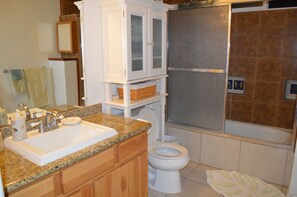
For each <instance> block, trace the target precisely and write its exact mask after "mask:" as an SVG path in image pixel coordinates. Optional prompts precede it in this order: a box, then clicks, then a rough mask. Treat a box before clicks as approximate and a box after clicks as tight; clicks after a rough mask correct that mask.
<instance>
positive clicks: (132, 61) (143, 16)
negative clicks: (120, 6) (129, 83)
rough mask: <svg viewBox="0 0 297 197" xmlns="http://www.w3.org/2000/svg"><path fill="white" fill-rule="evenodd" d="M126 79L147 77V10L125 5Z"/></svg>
mask: <svg viewBox="0 0 297 197" xmlns="http://www.w3.org/2000/svg"><path fill="white" fill-rule="evenodd" d="M126 13H127V16H126V20H127V48H128V49H127V64H128V65H127V72H126V73H127V79H128V80H134V79H140V78H143V77H147V76H148V72H149V71H148V45H149V43H148V22H147V21H148V9H146V8H142V7H138V6H134V5H127V10H126Z"/></svg>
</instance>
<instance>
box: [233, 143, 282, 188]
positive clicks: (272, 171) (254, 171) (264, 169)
mask: <svg viewBox="0 0 297 197" xmlns="http://www.w3.org/2000/svg"><path fill="white" fill-rule="evenodd" d="M286 160H287V150H283V149H278V148H273V147H269V146H264V145H258V144H252V143H248V142H242V144H241V154H240V161H239V172H240V173H246V174H248V175H250V176H256V177H259V178H261V179H263V180H265V181H268V182H271V183H276V184H279V185H282V184H283V181H284V174H285V168H286Z"/></svg>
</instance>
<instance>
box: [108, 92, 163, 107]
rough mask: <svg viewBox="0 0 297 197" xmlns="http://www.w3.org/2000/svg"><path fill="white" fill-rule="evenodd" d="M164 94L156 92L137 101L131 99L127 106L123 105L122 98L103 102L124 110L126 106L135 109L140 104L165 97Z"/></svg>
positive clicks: (143, 104) (146, 103)
mask: <svg viewBox="0 0 297 197" xmlns="http://www.w3.org/2000/svg"><path fill="white" fill-rule="evenodd" d="M166 96H167V94H160V93H157V94H156V95H155V96H151V97H147V98H144V99H140V100H137V101H133V100H131V103H130V105H128V106H125V104H124V99H116V100H112V101H107V102H105V104H107V105H110V106H112V107H114V108H117V109H122V110H124V109H126V108H129V109H130V110H132V109H135V108H138V107H141V106H145V105H148V104H151V103H154V102H157V101H160V100H161V99H162V98H165V97H166Z"/></svg>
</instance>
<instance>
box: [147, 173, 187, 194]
mask: <svg viewBox="0 0 297 197" xmlns="http://www.w3.org/2000/svg"><path fill="white" fill-rule="evenodd" d="M155 170H156V174H155V184H152V183H150V181H149V188H151V189H153V190H157V191H159V192H164V193H178V192H180V191H181V190H182V188H181V181H180V173H179V170H171V171H165V170H159V169H155Z"/></svg>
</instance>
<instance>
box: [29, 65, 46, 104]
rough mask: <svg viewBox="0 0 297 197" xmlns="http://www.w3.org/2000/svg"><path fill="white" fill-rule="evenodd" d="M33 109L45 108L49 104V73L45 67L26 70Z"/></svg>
mask: <svg viewBox="0 0 297 197" xmlns="http://www.w3.org/2000/svg"><path fill="white" fill-rule="evenodd" d="M25 76H26V81H27V86H28V93H29V100H30V106H31V107H45V106H47V105H48V104H49V97H48V89H47V71H46V68H45V67H37V68H28V69H25Z"/></svg>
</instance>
